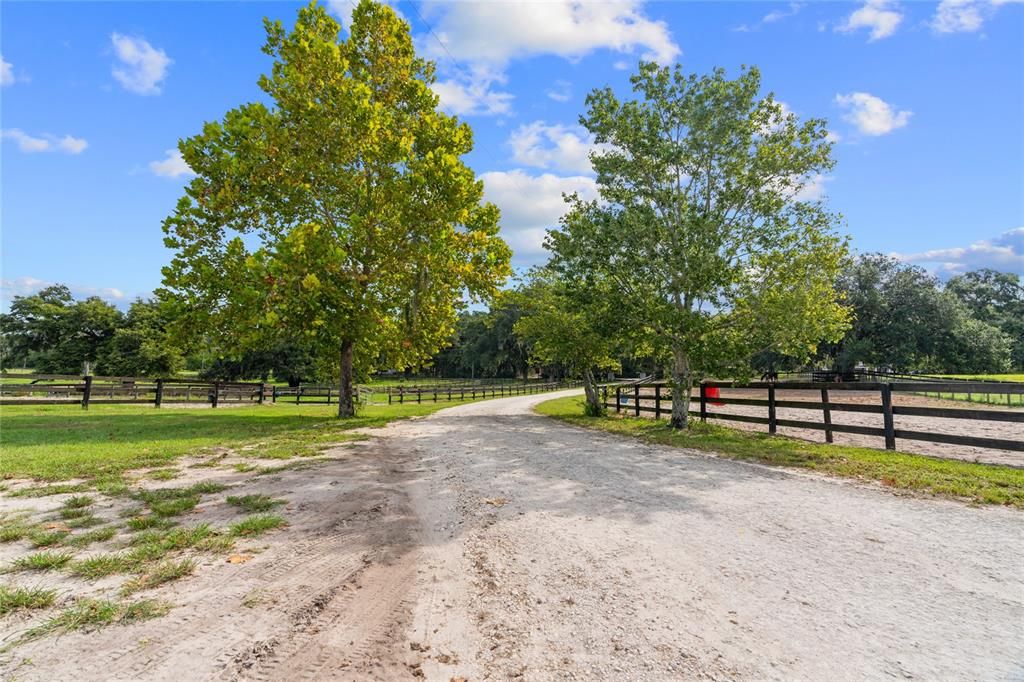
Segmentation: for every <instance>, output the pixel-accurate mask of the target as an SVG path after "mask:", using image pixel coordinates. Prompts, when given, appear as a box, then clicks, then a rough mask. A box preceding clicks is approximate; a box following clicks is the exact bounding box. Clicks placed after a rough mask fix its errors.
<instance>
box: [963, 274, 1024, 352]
mask: <svg viewBox="0 0 1024 682" xmlns="http://www.w3.org/2000/svg"><path fill="white" fill-rule="evenodd" d="M946 291H948V292H949V293H950V294H952V295H953V296H956V297H957V298H958V299H959V300H960V301H962V302H963V304H964V305H965V306H967V308H968V309H969V310H970V312H971V315H972V316H973V317H974V318H975V319H977V320H980V321H981V322H985V323H987V324H989V325H992V326H994V327H997V328H999V329H1000V330H1001V331H1002V332H1003V333H1004V334H1006V335H1007V336H1008V337H1009V338H1010V341H1011V344H1012V351H1011V363H1012V365H1013V366H1014V367H1015V368H1017V369H1024V283H1022V282H1021V274H1020V273H1013V272H998V271H996V270H992V269H988V268H986V269H982V270H974V271H972V272H967V273H964V274H962V275H957V276H956V277H953V278H952V279H950V280H949V282H947V283H946Z"/></svg>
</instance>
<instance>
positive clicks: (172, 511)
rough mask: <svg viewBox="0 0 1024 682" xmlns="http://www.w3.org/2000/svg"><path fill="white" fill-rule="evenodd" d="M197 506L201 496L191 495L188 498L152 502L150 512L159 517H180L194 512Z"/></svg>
mask: <svg viewBox="0 0 1024 682" xmlns="http://www.w3.org/2000/svg"><path fill="white" fill-rule="evenodd" d="M197 504H199V495H189V496H188V497H175V498H172V499H169V500H158V501H155V502H150V503H149V510H150V511H151V512H153V513H154V514H156V515H157V516H179V515H181V514H184V513H185V512H188V511H192V510H193V509H195V508H196V505H197Z"/></svg>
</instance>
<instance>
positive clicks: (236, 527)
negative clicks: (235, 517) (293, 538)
mask: <svg viewBox="0 0 1024 682" xmlns="http://www.w3.org/2000/svg"><path fill="white" fill-rule="evenodd" d="M284 524H285V520H284V518H283V517H281V516H277V515H276V514H258V515H256V516H250V517H248V518H246V519H243V520H241V521H239V522H238V523H234V524H231V534H232V535H242V536H255V535H261V534H262V533H265V532H267V531H268V530H273V529H274V528H279V527H281V526H283V525H284Z"/></svg>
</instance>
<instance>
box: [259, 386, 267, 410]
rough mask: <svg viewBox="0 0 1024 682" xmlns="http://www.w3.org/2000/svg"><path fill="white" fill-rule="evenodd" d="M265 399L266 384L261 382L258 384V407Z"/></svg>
mask: <svg viewBox="0 0 1024 682" xmlns="http://www.w3.org/2000/svg"><path fill="white" fill-rule="evenodd" d="M266 397H267V382H265V381H261V382H260V405H262V404H263V401H264V400H266Z"/></svg>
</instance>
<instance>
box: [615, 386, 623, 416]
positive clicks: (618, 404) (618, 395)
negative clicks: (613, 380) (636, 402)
mask: <svg viewBox="0 0 1024 682" xmlns="http://www.w3.org/2000/svg"><path fill="white" fill-rule="evenodd" d="M615 411H616V412H621V411H622V387H621V386H616V387H615Z"/></svg>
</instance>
